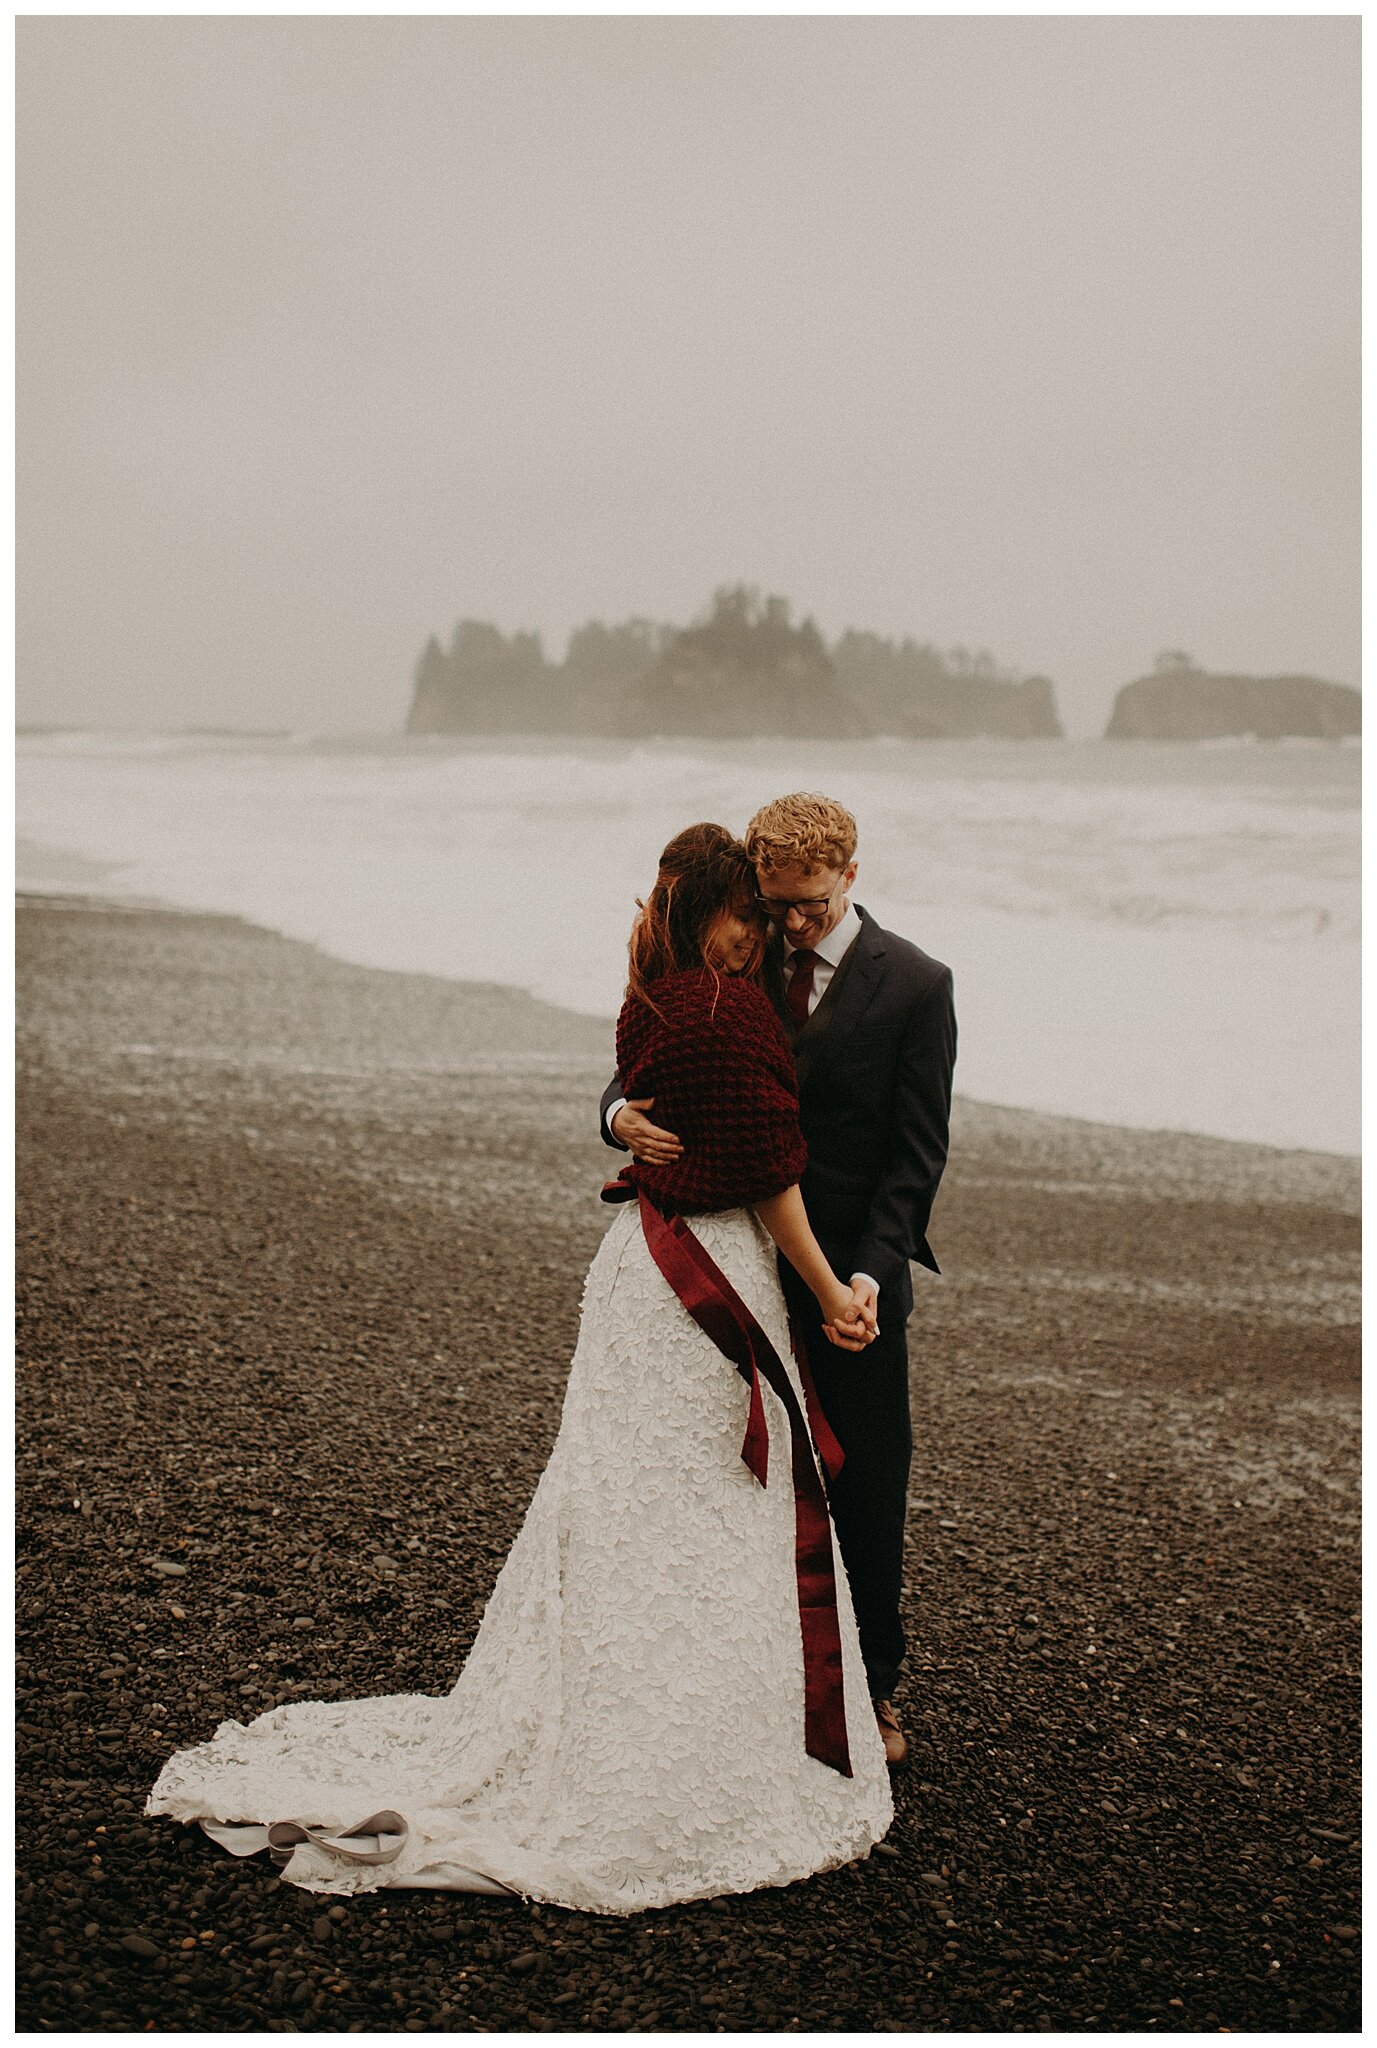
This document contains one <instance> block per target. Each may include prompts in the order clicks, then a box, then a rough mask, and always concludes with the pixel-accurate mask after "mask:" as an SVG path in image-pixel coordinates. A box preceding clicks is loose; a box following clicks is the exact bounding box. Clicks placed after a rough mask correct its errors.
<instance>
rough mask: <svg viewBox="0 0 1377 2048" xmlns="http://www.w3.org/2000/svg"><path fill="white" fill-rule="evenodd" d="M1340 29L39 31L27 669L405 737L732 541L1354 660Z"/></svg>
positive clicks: (1099, 662) (235, 23)
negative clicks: (514, 646) (418, 708)
mask: <svg viewBox="0 0 1377 2048" xmlns="http://www.w3.org/2000/svg"><path fill="white" fill-rule="evenodd" d="M1358 35H1359V31H1358V22H1357V21H1356V19H1344V18H1340V17H1329V18H1324V17H1315V16H1311V17H1306V16H1299V17H1258V16H1254V17H1229V16H1215V17H1203V18H1197V19H1192V18H1190V17H1170V16H1157V17H1139V18H1128V17H1124V18H1116V17H1100V18H1093V17H1037V16H1025V17H1015V18H1002V19H1001V18H992V17H984V18H982V17H964V18H963V17H948V18H935V17H932V18H925V19H922V18H920V19H900V18H884V17H880V18H870V19H866V20H854V19H848V18H845V17H840V18H819V19H809V18H803V17H794V18H769V17H765V18H755V19H742V20H733V19H730V18H721V17H718V18H713V19H693V18H670V17H659V18H654V17H651V18H643V19H637V18H601V19H579V18H563V19H560V18H545V19H534V18H532V19H520V18H508V19H496V20H494V19H464V18H454V17H449V18H446V17H411V18H401V17H386V16H384V17H373V18H366V17H349V16H334V17H309V16H308V17H295V18H286V17H284V18H274V17H270V16H227V17H212V16H183V17H157V16H142V17H140V16H131V17H104V18H102V17H92V16H88V17H68V18H60V17H46V18H45V17H28V18H22V19H21V20H20V21H19V23H18V50H19V69H18V96H19V243H18V262H19V293H20V299H19V488H20V497H19V520H20V525H19V628H20V661H19V709H20V715H21V717H22V718H25V719H28V720H57V721H66V720H91V721H96V722H99V723H104V724H145V723H152V724H190V723H213V724H228V725H273V726H278V725H292V726H307V727H318V728H330V729H338V728H354V729H357V728H369V727H371V728H395V727H397V726H398V725H400V723H401V721H402V719H403V717H404V715H405V711H406V706H407V702H408V700H409V695H410V678H411V670H412V667H413V664H414V661H415V658H416V655H417V653H418V651H419V649H420V647H421V644H422V643H423V641H424V639H425V637H426V635H427V634H428V633H430V632H432V631H437V632H439V633H440V634H441V635H442V637H443V636H446V635H447V634H448V632H449V631H450V629H451V627H452V625H453V623H454V621H455V619H456V618H458V617H460V616H464V615H470V616H475V617H479V618H491V619H494V620H496V621H497V623H499V624H500V625H502V626H503V627H504V628H506V629H511V628H512V627H515V626H527V627H537V628H539V629H540V630H541V631H542V633H543V634H544V635H545V639H546V645H547V648H548V649H550V650H551V651H552V652H553V653H554V655H555V656H556V657H558V656H559V655H560V654H562V651H563V646H564V641H565V639H566V637H567V634H568V632H569V629H570V627H571V626H573V625H576V624H577V623H579V622H580V621H581V620H583V619H585V618H589V617H602V618H604V619H614V618H622V617H626V616H628V615H630V614H632V613H643V614H648V615H650V616H652V617H655V618H668V619H676V620H687V619H688V618H689V617H690V616H691V614H692V613H694V612H695V611H696V610H698V609H699V608H700V607H701V605H702V604H703V603H704V601H705V600H706V598H707V597H708V595H709V593H710V592H711V590H712V589H713V587H714V586H715V585H716V584H718V583H721V582H723V581H728V580H730V581H737V580H744V581H748V582H754V583H758V584H760V585H762V586H763V587H764V588H766V589H768V590H772V591H778V592H781V593H782V594H784V595H785V596H787V597H788V598H790V599H791V600H792V602H793V604H794V605H795V607H796V608H797V610H798V611H800V612H811V613H812V614H813V615H814V617H815V618H816V619H817V620H818V623H819V624H820V625H821V626H822V628H823V630H824V631H825V632H826V633H828V634H829V636H830V635H832V634H834V633H836V632H838V631H839V630H841V629H842V628H843V627H845V626H847V625H858V626H865V627H870V628H873V629H875V630H878V631H880V632H883V633H887V634H895V635H901V634H913V635H914V636H916V637H917V638H919V639H926V640H933V641H936V642H937V643H938V644H939V645H943V646H950V645H952V644H955V643H963V644H965V645H967V646H969V647H972V648H975V647H981V646H984V647H988V648H989V649H990V650H991V651H992V652H993V653H994V654H995V655H996V656H997V658H999V659H1000V660H1001V661H1002V662H1005V663H1008V664H1009V665H1011V666H1013V667H1016V668H1017V669H1019V670H1020V671H1022V672H1033V671H1042V672H1044V673H1046V674H1049V675H1051V676H1052V677H1053V679H1054V681H1055V682H1056V685H1057V690H1058V698H1059V702H1060V704H1061V707H1062V710H1063V715H1064V717H1065V719H1066V721H1067V723H1068V725H1069V726H1070V728H1071V729H1072V730H1073V731H1077V732H1089V731H1092V730H1099V729H1100V728H1101V726H1102V724H1103V720H1104V718H1105V716H1106V715H1107V713H1108V710H1109V706H1110V703H1111V701H1112V697H1113V693H1114V691H1115V689H1116V688H1117V687H1118V686H1119V685H1120V684H1121V683H1123V682H1126V681H1128V680H1129V679H1130V678H1131V677H1133V676H1134V675H1137V674H1140V673H1141V672H1142V671H1143V670H1144V669H1145V668H1147V667H1149V666H1150V664H1151V661H1152V657H1153V656H1154V654H1155V653H1156V652H1157V651H1158V650H1159V649H1161V648H1163V647H1167V646H1171V647H1181V648H1185V649H1187V650H1188V651H1190V652H1192V653H1193V654H1194V655H1195V656H1196V657H1197V659H1199V660H1200V661H1202V662H1203V663H1205V664H1206V665H1207V666H1209V667H1215V668H1229V669H1243V670H1252V671H1262V672H1278V671H1296V670H1301V671H1306V672H1308V673H1311V674H1318V675H1323V676H1328V677H1332V678H1334V679H1336V680H1339V681H1345V682H1355V683H1356V682H1357V680H1358V553H1357V549H1358V524H1357V521H1358V448H1357V395H1358V339H1359V337H1358V324H1357V320H1358V301H1357V293H1358V237H1357V228H1358V186H1357V173H1358V155H1357V151H1358V88H1359V75H1358V51H1359V44H1358Z"/></svg>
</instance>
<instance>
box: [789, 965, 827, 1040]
mask: <svg viewBox="0 0 1377 2048" xmlns="http://www.w3.org/2000/svg"><path fill="white" fill-rule="evenodd" d="M818 957H819V956H818V955H817V954H816V953H814V952H812V951H811V950H810V949H809V948H808V947H807V946H801V947H800V948H799V950H798V952H797V953H795V954H794V955H793V962H794V964H793V968H792V971H791V973H790V976H789V988H788V993H787V997H786V1000H787V1002H788V1004H789V1015H790V1016H791V1017H792V1018H793V1020H794V1029H795V1030H796V1031H802V1029H803V1027H804V1025H805V1024H806V1023H807V1022H808V1001H809V998H810V997H811V995H812V993H813V969H814V968H815V967H816V966H817V964H818Z"/></svg>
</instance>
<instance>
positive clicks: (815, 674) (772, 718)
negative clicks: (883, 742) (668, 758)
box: [622, 586, 874, 739]
mask: <svg viewBox="0 0 1377 2048" xmlns="http://www.w3.org/2000/svg"><path fill="white" fill-rule="evenodd" d="M622 729H623V731H625V732H627V733H634V734H637V735H649V734H659V733H665V734H668V733H695V734H703V735H708V736H711V737H712V738H714V739H747V738H751V737H755V736H760V737H767V738H768V737H769V736H771V735H773V734H778V733H794V734H797V735H800V736H804V735H807V736H809V737H812V736H817V737H818V738H824V739H826V738H831V737H833V736H834V735H835V736H838V737H842V736H845V735H847V734H851V735H857V736H862V737H869V735H870V734H871V733H872V732H873V730H874V727H873V726H872V725H871V722H870V720H869V718H868V717H867V716H866V714H865V712H864V711H863V710H862V709H861V707H860V706H859V705H858V704H856V703H854V702H852V701H851V700H850V699H849V698H848V697H847V696H846V694H845V693H844V691H843V690H841V689H840V688H839V686H838V683H837V672H836V670H835V668H834V667H833V665H832V662H831V660H830V658H829V656H828V653H827V646H826V643H825V642H824V640H823V637H822V635H821V633H819V631H818V629H817V627H816V626H815V625H814V624H813V621H812V620H811V619H805V620H804V621H803V622H802V624H801V625H798V626H794V625H791V624H790V623H789V607H788V605H787V603H786V602H785V600H784V599H783V598H782V597H767V598H766V599H765V601H764V603H763V604H762V603H761V602H760V601H759V599H758V598H757V596H756V594H755V593H754V592H753V591H750V590H747V589H745V588H744V587H740V586H738V587H737V588H736V589H733V590H720V591H719V592H718V593H717V597H716V599H715V600H714V603H713V607H712V610H711V612H710V613H709V614H708V616H707V618H706V619H704V620H702V621H700V622H699V623H698V624H697V625H694V626H688V627H686V628H685V630H684V631H683V632H682V633H675V634H673V635H672V637H670V638H669V639H668V640H667V642H666V644H665V646H664V647H663V649H662V651H661V653H660V655H659V657H658V659H657V660H656V661H655V663H654V665H653V666H652V667H651V668H650V669H649V670H648V671H647V672H646V674H645V675H644V676H642V677H641V679H640V681H639V682H638V683H636V684H635V685H634V686H633V687H632V689H631V690H629V691H628V693H627V695H626V698H625V702H624V708H623V728H622Z"/></svg>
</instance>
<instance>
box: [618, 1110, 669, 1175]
mask: <svg viewBox="0 0 1377 2048" xmlns="http://www.w3.org/2000/svg"><path fill="white" fill-rule="evenodd" d="M654 1101H655V1097H654V1096H653V1095H645V1096H642V1098H641V1100H640V1101H639V1102H628V1103H626V1104H624V1105H623V1107H622V1108H621V1109H619V1110H618V1111H617V1114H616V1115H615V1116H614V1117H613V1119H612V1124H611V1130H612V1135H613V1137H614V1138H618V1139H620V1140H621V1142H622V1144H623V1145H625V1146H626V1148H627V1150H628V1151H629V1152H630V1153H631V1155H632V1157H633V1158H634V1159H644V1160H645V1162H646V1164H647V1165H648V1166H672V1165H673V1164H674V1161H675V1160H676V1159H679V1158H681V1157H682V1156H683V1150H684V1148H683V1146H682V1145H681V1144H680V1142H679V1140H678V1139H677V1138H676V1137H675V1135H674V1133H673V1131H662V1130H661V1129H660V1126H659V1125H658V1124H653V1123H651V1121H650V1119H649V1117H647V1116H645V1115H643V1114H642V1112H643V1111H645V1110H647V1109H650V1108H651V1107H652V1105H653V1104H654Z"/></svg>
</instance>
